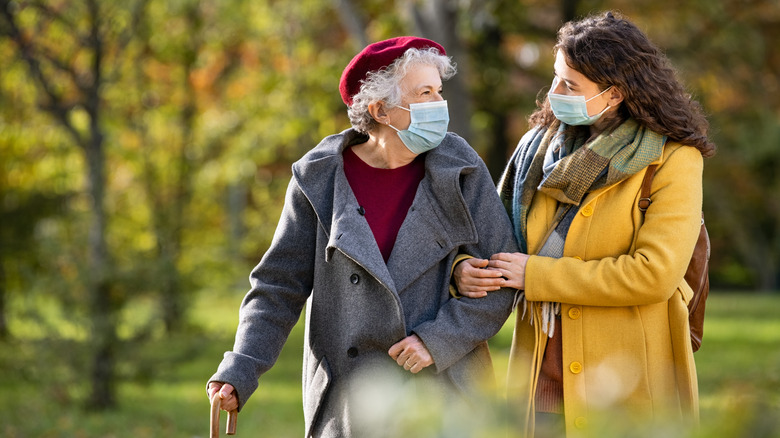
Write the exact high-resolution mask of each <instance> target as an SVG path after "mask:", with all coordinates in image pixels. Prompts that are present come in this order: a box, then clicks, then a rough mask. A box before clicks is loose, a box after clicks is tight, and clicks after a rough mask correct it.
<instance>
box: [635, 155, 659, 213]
mask: <svg viewBox="0 0 780 438" xmlns="http://www.w3.org/2000/svg"><path fill="white" fill-rule="evenodd" d="M656 170H658V165H657V164H651V165H649V166H647V170H646V171H645V178H644V179H643V180H642V188H641V190H640V191H639V202H638V205H639V211H641V212H642V213H644V212H646V211H647V208H648V207H650V204H652V203H653V201H652V200H651V199H650V188H651V187H650V186H651V185H652V184H653V177H654V176H655V171H656Z"/></svg>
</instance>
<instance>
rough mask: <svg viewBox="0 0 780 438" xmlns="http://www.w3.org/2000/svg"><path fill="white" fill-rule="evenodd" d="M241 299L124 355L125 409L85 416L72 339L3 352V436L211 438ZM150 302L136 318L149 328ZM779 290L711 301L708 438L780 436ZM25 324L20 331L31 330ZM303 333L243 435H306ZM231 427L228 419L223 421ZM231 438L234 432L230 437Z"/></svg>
mask: <svg viewBox="0 0 780 438" xmlns="http://www.w3.org/2000/svg"><path fill="white" fill-rule="evenodd" d="M240 299H241V296H240V295H236V296H227V295H213V294H208V295H207V294H203V295H202V296H201V298H200V299H199V300H198V301H197V303H196V304H195V306H194V307H193V309H192V319H193V321H195V324H194V326H196V327H199V329H193V330H191V333H189V334H188V335H187V336H179V337H177V338H175V339H154V340H151V341H147V342H145V343H139V344H137V345H134V344H128V345H127V346H126V347H125V348H124V349H123V351H122V353H121V355H120V357H119V358H118V359H119V363H120V367H119V371H120V374H121V376H122V377H123V383H121V384H120V385H119V386H118V396H119V402H120V404H119V409H117V410H113V411H108V412H102V413H96V412H87V411H85V410H84V409H82V407H81V406H82V405H83V399H84V397H85V394H86V387H85V384H84V381H85V377H86V374H87V372H86V370H87V369H88V366H87V365H88V363H87V362H86V358H87V357H88V354H87V353H88V352H87V350H86V347H85V346H84V345H83V344H82V343H80V342H75V341H65V340H63V339H54V340H52V339H41V338H40V337H38V336H36V337H35V338H33V339H19V335H18V334H17V332H16V331H15V334H17V339H16V340H14V341H11V342H7V343H4V344H0V436H2V437H7V438H15V437H24V438H28V437H63V438H68V437H73V438H81V437H88V438H92V437H116V438H124V437H186V438H193V437H205V436H207V435H208V415H209V405H208V400H207V398H206V392H205V382H206V380H207V379H208V377H209V376H210V375H211V373H212V372H213V371H214V369H215V368H216V366H217V364H218V363H219V360H220V359H221V355H222V352H223V351H225V350H229V349H230V348H231V346H232V339H233V333H234V330H235V327H236V324H237V308H238V305H239V303H240ZM148 308H149V306H148V303H147V304H145V305H141V304H139V305H138V307H137V308H135V309H130V310H129V315H128V318H127V319H128V321H132V320H134V319H137V320H146V319H147V318H148V315H146V314H139V315H135V316H136V317H137V318H133V316H134V315H133V312H138V313H141V312H148V311H149V310H148ZM778 310H780V294H773V295H753V294H718V293H713V294H711V296H710V299H709V300H708V302H707V318H706V321H705V335H704V342H703V345H702V348H701V350H699V352H697V353H696V355H695V357H696V361H697V368H698V372H699V390H700V398H701V417H702V425H703V428H702V433H701V436H702V437H780V420H778V416H780V313H778ZM512 321H513V318H510V320H509V322H508V323H507V325H506V326H505V327H504V329H503V330H502V331H501V333H500V334H499V335H498V336H496V338H494V339H493V340H491V351H492V352H493V355H494V361H495V365H496V374H497V376H498V377H499V381H500V380H501V377H502V376H503V375H504V373H505V370H506V361H507V356H508V349H509V344H510V342H511V330H512ZM22 326H23V325H16V326H12V327H22ZM302 336H303V327H302V324H301V323H299V324H298V326H296V328H295V330H294V332H293V334H292V336H291V339H290V341H289V342H288V344H287V346H286V347H285V349H284V350H283V352H282V356H281V357H280V359H279V362H278V363H277V365H276V366H275V367H274V369H272V370H271V371H270V372H269V373H268V374H267V375H265V376H263V378H262V379H261V381H260V388H259V390H258V391H257V392H256V393H255V394H254V395H253V397H252V399H251V400H250V401H249V402H248V404H247V406H246V407H245V409H244V410H243V412H242V413H241V414H240V415H239V421H238V436H239V437H241V436H244V437H249V436H252V437H274V438H285V437H300V436H302V435H303V414H302V410H301V388H300V375H301V355H302V345H301V344H302V341H301V337H302ZM222 417H223V423H224V414H223V416H222ZM223 435H224V434H223Z"/></svg>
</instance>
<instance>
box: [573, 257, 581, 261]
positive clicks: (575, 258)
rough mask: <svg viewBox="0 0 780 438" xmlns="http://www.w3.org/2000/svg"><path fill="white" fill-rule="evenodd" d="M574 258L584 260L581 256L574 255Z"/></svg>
mask: <svg viewBox="0 0 780 438" xmlns="http://www.w3.org/2000/svg"><path fill="white" fill-rule="evenodd" d="M572 258H573V259H574V260H582V257H580V256H574V257H572Z"/></svg>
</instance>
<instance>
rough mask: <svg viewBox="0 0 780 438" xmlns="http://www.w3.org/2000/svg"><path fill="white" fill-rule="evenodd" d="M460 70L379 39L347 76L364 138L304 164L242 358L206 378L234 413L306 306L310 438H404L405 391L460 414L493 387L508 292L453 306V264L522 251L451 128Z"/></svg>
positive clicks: (439, 53) (350, 133)
mask: <svg viewBox="0 0 780 438" xmlns="http://www.w3.org/2000/svg"><path fill="white" fill-rule="evenodd" d="M454 73H455V67H454V65H453V64H452V62H451V60H450V59H449V58H448V57H447V56H446V55H445V51H444V49H443V48H442V47H441V46H440V45H439V44H437V43H435V42H433V41H430V40H427V39H423V38H415V37H400V38H393V39H390V40H386V41H381V42H378V43H375V44H371V45H369V46H368V47H366V48H365V49H364V50H363V51H362V52H361V53H359V54H358V55H357V56H356V57H355V58H354V59H353V60H352V61H351V62H350V64H349V65H348V66H347V67H346V69H345V70H344V72H343V75H342V77H341V82H340V87H339V88H340V91H341V96H342V98H343V100H344V102H345V103H346V104H347V106H348V107H349V111H348V112H349V117H350V120H351V122H352V125H353V127H352V128H351V129H348V130H346V131H344V132H342V133H340V134H337V135H332V136H329V137H327V138H325V139H324V140H323V141H322V142H321V143H320V144H319V145H318V146H317V147H315V148H314V149H312V150H311V151H310V152H308V153H307V154H306V155H305V156H304V157H303V158H302V159H301V160H299V161H298V162H296V163H295V164H294V165H293V169H292V170H293V175H292V179H291V181H290V185H289V188H288V190H287V196H286V200H285V205H284V209H283V212H282V217H281V219H280V222H279V225H278V227H277V230H276V234H275V236H274V239H273V242H272V244H271V247H270V248H269V249H268V251H267V252H266V253H265V255H264V256H263V258H262V260H261V261H260V263H259V264H258V265H257V266H256V267H255V269H254V270H253V271H252V273H251V276H250V282H251V290H250V291H249V293H248V294H247V295H246V297H245V298H244V301H243V303H242V305H241V309H240V323H239V326H238V331H237V334H236V340H235V345H234V348H233V351H230V352H227V353H225V357H224V360H223V361H222V363H221V364H220V366H219V369H218V370H217V372H216V374H214V376H212V378H211V379H210V381H209V385H208V393H209V396H210V397H214V396H218V397H221V398H222V399H223V400H222V407H223V409H225V410H233V409H236V408H241V407H242V406H244V405H245V403H246V402H247V399H248V398H249V396H250V395H251V394H252V393H253V392H254V391H255V389H256V388H257V386H258V378H259V377H260V376H261V375H262V374H263V373H265V372H266V371H267V370H268V369H269V368H271V366H272V365H273V363H274V361H275V360H276V358H277V356H278V355H279V352H280V350H281V348H282V346H283V344H284V343H285V341H286V339H287V336H288V334H289V332H290V330H291V329H292V327H293V326H294V325H295V323H296V321H297V320H298V317H299V315H300V313H301V311H302V309H303V307H304V305H306V334H305V344H304V357H303V403H304V417H305V423H306V424H305V434H306V436H318V437H320V436H324V437H349V436H372V437H375V436H396V435H397V434H400V433H401V432H402V429H403V427H404V423H405V422H404V421H403V418H404V417H403V415H404V412H402V411H403V407H406V408H409V409H416V408H420V406H419V405H418V404H416V403H415V400H416V399H419V397H422V394H420V392H419V391H416V392H415V391H412V392H408V391H406V389H408V388H418V389H419V388H425V389H426V391H427V392H430V393H433V394H436V395H437V397H438V400H439V402H443V401H447V402H448V403H450V402H451V403H453V404H455V403H456V401H457V400H458V399H461V398H462V397H464V396H465V398H468V397H470V396H474V395H475V394H476V392H475V391H476V388H475V386H476V384H477V383H478V382H481V381H482V380H484V379H485V378H492V364H491V360H490V355H489V352H488V348H487V344H486V342H485V341H486V339H488V338H490V337H491V336H493V335H494V334H495V333H496V332H497V331H498V330H499V329H500V328H501V326H502V325H503V323H504V322H505V320H506V319H507V317H508V315H509V312H510V309H511V304H512V300H513V298H514V296H513V290H510V289H505V290H502V291H500V292H498V293H494V294H491V296H490V297H488V298H486V299H480V300H472V299H468V298H462V299H456V298H453V297H452V296H451V294H450V291H449V284H450V274H451V267H452V265H453V260H454V259H455V257H456V256H457V255H458V253H462V252H468V253H470V254H480V255H481V256H482V257H488V256H489V255H490V254H493V253H496V252H502V251H510V252H513V251H516V250H517V247H516V244H515V243H514V239H513V238H512V228H511V224H510V223H509V220H508V217H507V215H506V212H505V211H504V208H503V206H502V204H501V202H500V200H499V198H498V194H497V193H496V191H495V187H494V186H493V184H492V180H491V178H490V175H489V174H488V172H487V169H486V167H485V165H484V163H483V162H482V161H481V160H480V158H479V156H478V155H477V154H476V153H475V152H474V150H473V149H471V148H470V147H469V145H468V144H467V143H466V142H465V141H464V140H463V139H461V138H460V137H458V136H457V135H454V134H451V133H447V125H448V120H449V116H448V112H447V103H446V101H444V100H443V99H442V95H441V93H442V79H447V78H449V77H451V76H452V75H453V74H454ZM396 389H402V390H404V391H403V392H402V393H401V395H399V394H398V393H396V392H394V391H392V390H396ZM405 414H409V412H406V413H405Z"/></svg>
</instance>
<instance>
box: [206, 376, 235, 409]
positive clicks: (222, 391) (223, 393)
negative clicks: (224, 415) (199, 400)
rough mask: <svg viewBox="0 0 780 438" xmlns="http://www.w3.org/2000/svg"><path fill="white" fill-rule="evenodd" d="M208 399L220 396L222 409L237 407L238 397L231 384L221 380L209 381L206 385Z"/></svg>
mask: <svg viewBox="0 0 780 438" xmlns="http://www.w3.org/2000/svg"><path fill="white" fill-rule="evenodd" d="M208 394H209V400H212V399H213V398H214V397H222V405H221V407H222V410H223V411H228V412H230V411H234V410H236V409H238V397H237V396H236V390H235V389H234V388H233V385H231V384H229V383H222V382H210V383H209V387H208Z"/></svg>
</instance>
